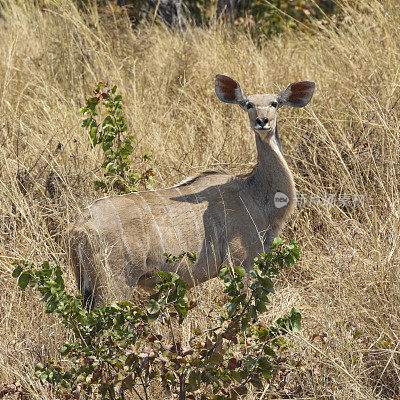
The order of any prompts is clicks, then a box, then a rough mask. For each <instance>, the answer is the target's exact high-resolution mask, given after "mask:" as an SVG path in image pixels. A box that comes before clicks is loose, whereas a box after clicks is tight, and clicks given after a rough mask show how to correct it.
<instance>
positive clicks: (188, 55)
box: [0, 0, 400, 399]
mask: <svg viewBox="0 0 400 400" xmlns="http://www.w3.org/2000/svg"><path fill="white" fill-rule="evenodd" d="M3 3H5V8H4V11H3V12H2V15H3V18H2V20H1V27H0V89H1V90H0V118H1V121H0V165H1V169H0V210H1V212H0V277H1V280H0V282H1V291H0V383H7V384H11V383H13V382H16V381H20V382H21V385H22V386H23V387H25V388H26V390H28V391H29V392H30V393H31V395H32V398H35V399H48V398H51V396H50V394H49V393H45V391H44V389H43V388H42V387H41V385H40V384H39V383H38V382H36V381H35V380H34V379H33V378H32V372H33V368H34V364H35V363H36V362H38V361H39V359H41V358H52V357H56V356H57V349H58V348H59V347H60V344H61V343H62V342H63V341H64V340H65V335H66V333H65V332H64V330H63V328H62V327H61V326H60V325H59V324H57V323H56V322H55V321H54V320H52V319H51V318H49V317H48V316H46V315H45V314H44V312H43V309H42V307H41V305H40V304H38V303H37V302H36V300H37V297H36V296H34V295H33V294H31V293H29V292H28V293H21V291H20V290H19V289H18V288H17V287H16V282H15V279H13V278H11V271H12V266H11V262H12V261H13V260H15V259H21V258H23V259H29V260H36V261H41V260H49V261H51V262H52V263H54V264H57V263H59V264H61V265H66V252H65V246H64V243H63V236H62V233H63V232H64V231H65V229H66V227H67V226H68V224H69V223H70V222H71V221H73V219H74V218H75V216H76V215H77V214H78V213H79V210H82V208H83V207H84V206H85V205H87V204H88V203H89V202H91V201H92V200H93V199H94V198H96V196H98V194H96V193H95V191H94V190H93V180H94V179H95V176H96V174H97V175H99V174H100V170H99V168H100V159H99V156H100V153H98V152H97V150H96V151H94V150H92V149H91V148H90V145H89V140H88V137H87V136H86V135H85V134H84V131H83V129H82V128H81V127H80V120H81V115H80V114H79V112H78V110H79V108H80V107H81V106H82V105H83V104H84V100H85V98H86V97H87V96H88V95H89V94H90V93H91V91H92V89H93V88H94V87H95V84H96V83H97V82H98V81H99V80H103V81H108V82H111V83H115V84H116V85H118V88H119V90H120V92H121V93H122V95H123V98H124V108H125V111H126V119H127V122H128V123H129V127H130V131H131V132H132V133H133V134H134V135H135V136H136V138H137V142H136V143H137V152H138V154H139V153H140V152H142V151H151V152H152V153H153V154H154V155H155V156H156V159H157V161H158V166H157V176H156V181H155V186H156V187H167V186H171V185H172V184H174V183H176V182H178V181H179V180H181V179H183V178H184V177H185V176H187V175H192V174H194V173H196V172H197V171H199V170H203V169H206V168H212V169H217V168H220V169H224V170H228V171H232V172H235V173H236V172H244V171H248V170H249V169H250V168H251V166H252V165H253V164H254V162H255V155H256V153H255V144H254V138H253V135H252V134H251V132H250V131H249V129H248V125H247V120H246V117H245V115H244V113H242V112H241V110H240V109H239V107H233V106H230V105H227V104H222V103H221V102H219V100H218V99H217V97H216V96H215V94H214V91H213V81H214V76H215V74H216V73H226V74H228V75H230V76H232V77H234V78H235V79H237V80H238V81H239V82H240V83H241V85H242V87H243V88H244V90H245V91H246V92H247V93H257V92H264V91H267V92H268V91H271V92H277V91H279V90H282V89H284V88H285V87H286V86H287V85H288V84H289V83H291V82H293V81H296V80H313V81H315V82H316V85H317V89H316V92H315V95H314V98H313V100H312V102H311V103H310V105H309V106H307V107H306V108H305V109H304V110H289V109H282V110H281V112H280V120H281V124H280V133H281V138H282V142H283V149H284V153H285V155H286V158H287V160H288V163H289V165H290V167H291V168H292V170H293V172H294V175H295V181H296V184H297V189H298V191H299V192H300V193H301V194H303V195H305V196H307V199H308V200H309V199H310V196H312V195H314V196H321V197H323V196H324V195H325V194H326V195H328V194H331V195H333V196H334V198H335V199H336V200H338V199H339V197H340V196H341V195H344V194H351V195H355V194H360V195H363V194H365V195H366V197H365V204H364V205H356V206H352V205H348V206H343V205H341V204H339V202H338V201H336V202H335V204H334V205H333V206H332V207H331V208H329V207H327V206H326V204H315V203H316V202H315V201H314V202H313V204H310V202H309V203H308V204H307V205H306V206H305V207H302V208H298V209H297V210H296V212H295V214H294V215H293V217H292V219H291V221H290V223H289V224H288V226H287V229H286V230H285V232H283V235H282V236H283V237H285V238H288V239H297V240H298V241H299V245H300V248H301V249H302V257H301V261H300V262H299V263H298V264H297V265H296V267H295V268H292V269H291V270H286V271H284V272H283V274H282V276H281V278H280V280H279V282H278V290H277V294H276V296H275V299H274V304H273V307H272V309H271V318H275V317H276V316H280V315H281V314H283V313H286V312H288V310H289V309H290V307H292V306H296V307H297V308H298V309H300V310H301V312H302V315H303V330H302V332H301V334H299V335H296V336H295V337H293V338H292V339H291V342H292V347H291V358H292V361H293V362H292V365H291V366H287V367H286V368H285V369H282V370H280V371H279V372H277V378H278V380H279V381H280V387H279V388H278V387H277V386H276V385H275V386H274V388H272V387H271V388H266V392H265V393H264V395H263V397H262V396H261V393H258V394H257V393H254V394H253V395H252V396H249V399H261V397H262V398H264V399H267V398H292V399H294V398H296V399H397V398H399V396H400V372H399V369H400V356H399V351H400V349H399V343H400V340H399V335H400V316H399V313H400V304H399V301H400V292H399V290H400V288H399V283H400V279H399V271H400V270H399V268H400V262H399V241H400V239H399V225H400V221H399V212H400V208H399V189H400V188H399V183H400V181H399V163H400V146H399V137H400V118H399V110H400V102H399V100H400V90H399V84H400V70H399V55H400V24H399V20H400V7H399V6H398V5H397V2H395V1H393V2H390V1H388V2H384V6H383V5H381V4H380V2H378V1H375V0H371V1H369V2H368V5H367V4H366V2H361V1H359V2H358V1H356V2H350V3H352V4H353V5H352V6H350V5H346V4H344V9H345V11H344V15H345V18H344V20H343V21H342V22H341V25H340V27H339V29H337V27H336V26H335V24H334V23H333V22H332V23H329V24H327V25H324V26H322V25H315V27H314V28H313V27H311V28H309V29H306V30H305V32H303V33H299V32H288V33H286V34H285V35H283V36H282V37H281V38H275V39H273V40H272V41H270V42H268V43H266V44H265V46H264V47H263V48H258V47H256V46H255V45H254V44H253V43H252V41H251V40H250V39H249V38H248V37H247V36H246V35H244V34H241V33H227V32H226V31H225V29H224V28H221V27H218V26H214V27H212V28H209V29H188V30H187V31H186V32H184V33H183V34H180V33H177V32H171V31H169V30H167V29H166V28H164V27H162V26H158V25H157V24H155V25H154V26H143V27H141V28H140V29H135V30H134V29H132V28H131V27H130V24H129V21H128V20H127V19H126V18H125V17H124V16H123V15H118V14H113V12H112V10H111V9H110V10H108V11H103V12H102V13H101V14H100V15H99V12H98V11H97V10H95V9H93V10H92V11H91V12H90V13H89V14H88V15H85V16H83V15H82V14H80V13H79V12H78V11H77V10H76V9H75V8H74V7H72V6H71V4H70V2H68V1H64V2H61V1H60V2H57V3H56V4H57V5H56V6H53V7H49V8H48V9H43V8H42V9H40V8H39V7H36V6H34V5H33V3H34V2H31V1H29V2H18V4H16V2H14V1H11V0H10V1H3ZM354 3H356V4H355V5H354ZM391 3H393V5H391ZM65 269H66V270H67V268H65ZM68 281H69V286H70V289H71V290H75V285H74V282H73V280H72V276H71V275H70V276H69V278H68ZM218 288H219V286H218V282H216V281H211V282H209V283H207V284H205V285H203V286H202V287H201V288H198V289H196V290H193V296H194V297H197V298H198V299H199V300H200V301H201V302H202V303H201V304H202V309H201V310H199V311H196V310H193V311H194V312H193V314H192V317H191V319H190V321H189V322H188V323H187V324H186V325H185V326H184V328H183V329H184V330H183V335H184V336H185V335H186V337H189V336H190V334H191V333H190V332H191V329H193V327H194V326H195V325H196V324H207V323H208V322H207V320H206V318H205V317H204V314H205V313H204V310H207V309H208V308H209V309H211V308H213V306H214V304H215V293H216V291H217V289H218ZM296 363H297V364H296ZM274 391H275V393H276V394H275V395H272V394H271V393H273V392H274ZM0 397H1V396H0Z"/></svg>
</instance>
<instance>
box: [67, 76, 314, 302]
mask: <svg viewBox="0 0 400 400" xmlns="http://www.w3.org/2000/svg"><path fill="white" fill-rule="evenodd" d="M314 87H315V85H314V83H312V82H307V81H305V82H296V83H293V84H291V85H290V86H289V87H288V88H287V89H286V90H285V91H283V92H282V93H281V94H280V95H252V96H249V97H247V98H246V97H245V96H244V94H243V92H242V90H241V88H240V86H239V84H238V83H237V82H236V81H235V80H233V79H231V78H229V77H227V76H225V75H217V76H216V80H215V90H216V93H217V96H218V97H219V99H220V100H221V101H223V102H227V103H233V104H238V105H240V106H241V107H242V108H243V109H244V110H246V111H247V112H248V115H249V119H250V126H251V128H252V129H253V130H254V132H255V137H256V144H257V154H258V163H257V165H256V166H255V168H254V169H253V171H252V172H251V173H250V174H248V175H242V176H233V175H228V174H222V173H217V172H205V173H203V174H201V175H199V176H197V177H195V178H192V179H190V180H188V181H185V182H183V183H181V184H179V185H177V186H174V187H172V188H168V189H160V190H154V191H146V192H134V193H129V194H126V195H122V196H111V197H105V198H102V199H99V200H96V201H95V202H94V203H93V204H91V205H90V206H89V207H88V208H87V209H86V211H85V215H84V217H83V218H82V219H81V220H80V221H79V222H78V223H77V224H76V225H75V227H74V228H73V229H72V230H71V232H70V255H71V262H72V266H73V269H74V272H75V276H76V279H77V282H78V285H79V288H80V290H81V291H82V292H83V294H84V297H85V300H86V301H90V302H91V303H92V304H93V303H95V304H98V303H104V302H106V301H107V300H110V299H113V300H114V299H126V298H129V297H131V294H132V291H133V289H134V288H135V287H136V286H140V287H142V288H145V289H146V290H149V289H150V290H151V289H152V288H153V287H154V285H155V284H156V280H155V278H154V277H153V274H154V273H155V272H156V271H159V270H164V271H172V272H177V273H178V274H179V275H180V276H181V277H182V278H183V279H184V280H185V281H186V282H187V283H188V284H189V285H191V286H194V285H197V284H199V283H201V282H204V281H206V280H208V279H211V278H213V277H215V276H217V274H218V271H219V269H220V268H221V267H222V266H223V265H224V264H225V263H227V262H229V261H230V262H233V263H240V264H242V265H243V266H244V267H245V268H247V269H248V268H250V267H251V266H252V265H253V259H254V257H255V256H256V255H258V254H259V253H261V252H264V251H266V250H267V249H268V248H269V246H270V245H271V244H272V241H273V239H274V237H275V236H277V235H278V234H279V232H280V230H281V228H282V226H283V224H284V222H285V220H286V219H287V218H288V217H289V215H290V214H291V212H292V211H293V208H294V206H295V187H294V181H293V177H292V174H291V172H290V170H289V168H288V166H287V163H286V161H285V159H284V157H283V154H282V149H281V145H280V141H279V136H278V128H277V123H276V111H277V109H278V108H279V107H281V106H283V105H289V106H292V107H303V106H305V105H306V104H307V103H308V102H309V101H310V100H311V97H312V95H313V92H314ZM182 251H188V252H194V253H196V255H197V260H196V262H195V263H194V264H188V263H187V262H185V261H181V262H180V263H179V264H176V263H172V264H171V263H166V257H165V256H164V253H169V254H172V255H178V254H179V253H181V252H182Z"/></svg>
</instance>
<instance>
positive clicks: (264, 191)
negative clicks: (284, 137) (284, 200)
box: [245, 127, 295, 211]
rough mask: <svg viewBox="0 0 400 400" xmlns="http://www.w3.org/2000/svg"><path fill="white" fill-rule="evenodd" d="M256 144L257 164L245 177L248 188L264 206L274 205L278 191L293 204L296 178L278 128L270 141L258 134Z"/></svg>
mask: <svg viewBox="0 0 400 400" xmlns="http://www.w3.org/2000/svg"><path fill="white" fill-rule="evenodd" d="M256 145H257V165H256V166H255V167H254V169H253V171H252V172H251V173H250V174H249V175H248V176H247V177H246V178H245V188H246V190H247V191H249V194H251V196H252V197H253V198H254V199H255V200H256V201H257V202H258V203H260V205H263V206H264V207H266V206H267V207H271V206H272V207H273V204H274V196H275V194H276V193H277V192H280V193H283V194H285V195H286V196H287V197H288V198H289V201H290V203H291V204H293V200H294V196H295V186H294V180H293V176H292V173H291V172H290V170H289V167H288V165H287V163H286V161H285V158H284V157H283V153H282V148H281V143H280V140H279V136H278V128H277V127H276V128H275V133H274V135H272V136H271V138H270V139H269V140H268V142H266V141H263V140H262V139H261V137H260V136H259V135H257V134H256ZM285 208H286V207H285ZM288 208H290V205H288ZM282 211H283V210H282Z"/></svg>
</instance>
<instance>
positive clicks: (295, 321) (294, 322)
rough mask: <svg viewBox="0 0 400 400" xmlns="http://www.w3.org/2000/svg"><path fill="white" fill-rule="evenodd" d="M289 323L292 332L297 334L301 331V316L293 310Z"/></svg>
mask: <svg viewBox="0 0 400 400" xmlns="http://www.w3.org/2000/svg"><path fill="white" fill-rule="evenodd" d="M290 322H291V327H292V331H293V332H299V331H300V329H301V314H300V312H299V311H297V310H296V309H295V308H292V310H291V312H290Z"/></svg>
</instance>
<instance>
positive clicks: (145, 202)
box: [138, 193, 165, 254]
mask: <svg viewBox="0 0 400 400" xmlns="http://www.w3.org/2000/svg"><path fill="white" fill-rule="evenodd" d="M138 196H139V197H140V198H141V199H142V200H143V203H144V204H146V207H147V209H148V210H149V214H150V216H151V219H152V220H153V222H154V225H155V227H156V229H157V233H158V236H159V237H160V243H161V249H162V252H163V254H164V253H165V246H164V240H163V237H162V233H161V230H160V227H159V226H158V224H157V221H156V219H155V218H154V214H153V213H152V211H151V208H150V206H149V204H148V203H147V201H146V200H145V199H144V197H143V196H141V195H140V194H139V193H138Z"/></svg>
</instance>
